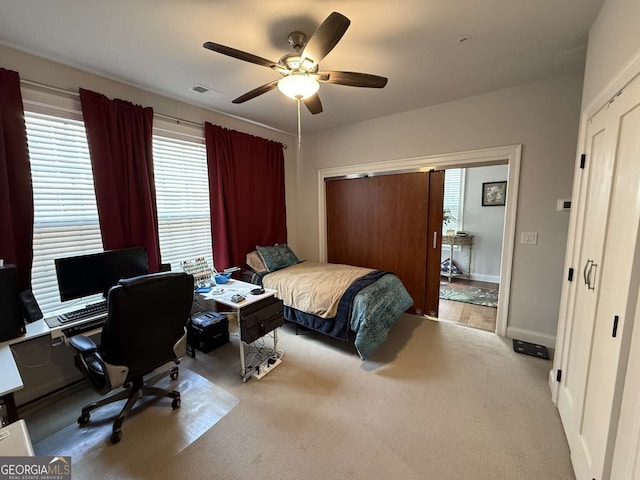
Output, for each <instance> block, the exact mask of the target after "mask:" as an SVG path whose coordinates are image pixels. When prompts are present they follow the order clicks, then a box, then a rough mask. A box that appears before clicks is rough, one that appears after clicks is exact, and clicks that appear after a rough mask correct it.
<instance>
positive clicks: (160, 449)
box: [34, 368, 238, 479]
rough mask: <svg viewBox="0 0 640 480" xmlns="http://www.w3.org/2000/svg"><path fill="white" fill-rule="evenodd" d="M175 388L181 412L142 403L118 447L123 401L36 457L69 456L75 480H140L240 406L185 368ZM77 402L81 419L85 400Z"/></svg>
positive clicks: (49, 442)
mask: <svg viewBox="0 0 640 480" xmlns="http://www.w3.org/2000/svg"><path fill="white" fill-rule="evenodd" d="M169 382H170V380H169V379H168V378H167V379H163V380H162V381H161V382H160V383H159V384H158V386H160V387H162V388H167V387H168V386H169V385H170V383H169ZM171 386H172V388H175V389H176V390H178V391H179V392H180V396H181V406H180V408H178V409H176V410H172V409H171V399H170V398H154V397H145V398H144V399H142V400H139V401H138V403H137V404H136V406H135V407H134V409H133V411H132V412H131V414H130V415H129V417H127V419H126V420H125V421H124V423H123V425H122V434H123V435H122V440H121V441H120V442H119V443H118V444H115V445H113V444H111V443H110V437H111V428H112V424H113V417H114V416H115V415H117V414H118V413H119V412H120V410H121V409H122V406H123V405H124V400H122V401H119V402H115V403H113V404H111V405H106V406H104V407H102V408H99V409H98V410H95V411H94V412H92V414H91V420H90V421H89V423H88V424H86V425H85V426H82V427H80V426H79V425H78V424H77V423H73V424H71V425H69V426H68V427H66V428H63V429H62V430H60V431H58V432H56V433H54V434H53V435H51V436H49V437H47V438H45V439H43V440H41V441H39V442H37V443H36V444H35V445H34V450H35V452H36V455H47V456H54V455H64V456H67V455H70V456H71V465H72V469H71V471H72V475H73V478H87V479H89V478H100V479H132V478H140V477H143V476H144V475H145V474H147V473H148V472H149V471H153V470H155V469H157V468H158V467H159V466H161V465H164V464H166V463H167V462H169V461H170V460H171V459H172V458H173V457H175V456H176V455H177V454H178V453H180V452H181V451H182V450H184V449H185V448H186V447H187V446H189V445H190V444H191V443H192V442H194V441H195V440H197V439H198V438H199V437H200V436H201V435H202V434H204V433H205V432H206V431H207V430H209V429H210V428H211V427H212V426H213V425H214V424H216V423H217V422H218V421H219V420H220V419H221V418H222V417H224V416H225V415H226V414H227V413H229V412H230V411H231V410H232V409H233V408H234V407H235V406H236V405H237V404H238V399H237V398H236V397H235V396H233V395H231V394H230V393H228V392H226V391H225V390H223V389H221V388H219V387H217V386H215V385H214V384H212V383H211V382H210V381H209V380H207V379H205V378H204V377H202V376H200V375H198V374H197V373H195V372H193V371H191V370H188V369H185V368H181V369H180V377H179V378H178V380H176V382H175V383H174V382H171ZM84 396H85V397H86V395H84ZM78 397H79V398H78V399H77V401H78V403H79V405H78V407H77V411H78V413H79V412H80V409H81V407H82V405H83V404H84V403H80V402H84V399H83V398H82V397H83V395H79V396H78ZM67 401H72V402H73V401H74V399H73V398H71V399H67Z"/></svg>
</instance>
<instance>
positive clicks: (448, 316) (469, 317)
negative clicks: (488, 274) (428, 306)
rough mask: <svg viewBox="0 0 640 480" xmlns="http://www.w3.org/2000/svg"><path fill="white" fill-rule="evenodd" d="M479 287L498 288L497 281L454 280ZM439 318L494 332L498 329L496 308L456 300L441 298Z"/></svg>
mask: <svg viewBox="0 0 640 480" xmlns="http://www.w3.org/2000/svg"><path fill="white" fill-rule="evenodd" d="M454 281H455V282H456V283H465V284H468V285H476V286H479V287H487V288H498V284H497V283H487V282H478V281H473V280H461V279H457V280H454ZM438 310H439V316H438V320H444V321H448V322H455V323H461V324H463V325H468V326H470V327H475V328H480V329H482V330H488V331H490V332H494V331H495V330H496V312H497V309H496V308H492V307H484V306H481V305H472V304H470V303H463V302H454V301H452V300H444V299H442V298H441V299H440V307H439V309H438Z"/></svg>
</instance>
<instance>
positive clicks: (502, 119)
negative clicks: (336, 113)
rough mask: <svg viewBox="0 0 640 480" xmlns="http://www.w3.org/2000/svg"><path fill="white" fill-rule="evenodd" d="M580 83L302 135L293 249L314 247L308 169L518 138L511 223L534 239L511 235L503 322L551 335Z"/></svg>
mask: <svg viewBox="0 0 640 480" xmlns="http://www.w3.org/2000/svg"><path fill="white" fill-rule="evenodd" d="M581 89H582V75H581V74H574V75H568V76H562V77H558V78H554V79H551V80H546V81H540V82H535V83H530V84H527V85H523V86H519V87H515V88H509V89H504V90H500V91H496V92H492V93H489V94H485V95H478V96H474V97H469V98H465V99H462V100H458V101H454V102H449V103H445V104H441V105H436V106H433V107H429V108H423V109H419V110H414V111H410V112H405V113H402V114H398V115H393V116H389V117H384V118H379V119H375V120H371V121H368V122H362V123H358V124H354V125H349V126H346V127H341V128H339V129H334V130H327V131H324V132H320V133H317V134H315V135H306V136H304V137H303V142H302V143H303V146H302V148H303V151H302V156H301V158H300V160H299V163H298V178H299V183H298V189H299V192H300V194H299V195H298V240H299V244H300V246H299V247H298V253H299V254H300V256H301V257H302V258H308V259H317V258H318V257H319V252H318V246H319V239H318V231H319V229H318V192H317V179H318V169H321V168H328V167H337V166H341V165H357V164H365V163H371V162H380V161H386V160H394V159H403V158H411V157H420V156H425V155H431V154H436V153H447V152H456V151H462V150H473V149H479V148H486V147H494V146H502V145H512V144H522V145H523V156H522V165H521V177H520V190H519V200H518V219H517V224H516V230H517V232H520V231H535V232H538V245H536V246H534V247H532V246H522V245H519V244H517V245H515V251H514V263H513V278H512V290H511V292H512V295H511V302H510V307H509V308H510V309H509V312H510V315H509V319H508V327H509V328H511V329H512V331H514V332H517V331H522V330H524V331H530V332H534V333H536V334H538V335H539V336H540V337H541V338H546V339H547V340H548V341H549V340H550V341H553V339H554V338H555V333H556V325H557V316H558V306H559V301H560V286H561V282H562V279H563V277H564V274H563V271H562V270H563V259H564V251H565V244H566V234H567V225H568V216H567V215H566V212H556V210H555V207H556V199H558V198H569V197H570V194H571V179H572V177H573V163H574V158H575V146H576V138H577V130H578V120H579V118H578V114H579V110H580V97H581V91H582V90H581ZM302 192H304V193H302ZM516 235H517V237H518V238H519V233H517V234H516ZM513 329H516V330H513ZM547 343H548V342H547Z"/></svg>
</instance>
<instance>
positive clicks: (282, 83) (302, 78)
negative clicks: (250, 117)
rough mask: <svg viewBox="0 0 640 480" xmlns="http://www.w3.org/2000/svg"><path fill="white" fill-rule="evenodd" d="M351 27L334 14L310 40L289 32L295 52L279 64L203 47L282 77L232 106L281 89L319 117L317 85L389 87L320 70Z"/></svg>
mask: <svg viewBox="0 0 640 480" xmlns="http://www.w3.org/2000/svg"><path fill="white" fill-rule="evenodd" d="M350 24H351V21H350V20H349V19H348V18H347V17H345V16H344V15H342V14H340V13H338V12H333V13H332V14H331V15H329V16H328V17H327V18H326V19H325V21H324V22H322V24H321V25H320V26H319V27H318V29H317V30H316V31H315V32H314V33H313V35H312V36H311V37H310V38H307V36H306V35H305V34H304V33H302V32H297V31H296V32H292V33H290V34H289V37H288V40H289V44H290V45H291V46H292V47H293V48H294V49H295V53H289V54H285V55H284V56H283V57H282V58H280V60H278V61H277V62H273V61H271V60H267V59H266V58H262V57H258V56H257V55H253V54H251V53H247V52H243V51H242V50H236V49H235V48H231V47H227V46H225V45H220V44H219V43H213V42H205V43H204V44H203V45H202V46H203V47H204V48H207V49H209V50H213V51H214V52H218V53H222V54H223V55H227V56H229V57H233V58H237V59H239V60H244V61H245V62H250V63H255V64H257V65H262V66H263V67H269V68H271V69H272V70H275V71H277V72H278V73H279V74H280V75H281V76H282V78H279V79H277V80H274V81H272V82H269V83H266V84H264V85H261V86H260V87H258V88H255V89H253V90H251V91H250V92H247V93H245V94H244V95H241V96H239V97H238V98H236V99H234V100H233V101H232V103H243V102H246V101H247V100H251V99H252V98H255V97H257V96H259V95H262V94H263V93H267V92H269V91H270V90H273V89H274V88H276V87H278V89H279V90H280V91H281V92H282V93H284V94H285V95H287V96H289V97H291V98H296V99H298V100H302V102H303V103H304V104H305V106H306V107H307V109H308V110H309V111H310V112H311V113H313V114H316V113H320V112H322V103H321V102H320V97H319V96H318V93H317V92H318V89H319V88H320V85H319V83H318V82H323V83H335V84H338V85H348V86H351V87H368V88H382V87H384V86H385V85H386V84H387V79H386V78H385V77H380V76H378V75H371V74H368V73H357V72H339V71H332V70H327V71H321V70H320V68H319V63H320V61H321V60H322V59H323V58H324V57H326V56H327V54H328V53H329V52H330V51H331V50H332V49H333V47H335V46H336V44H337V43H338V42H339V41H340V39H341V38H342V36H343V35H344V33H345V32H346V31H347V28H349V25H350Z"/></svg>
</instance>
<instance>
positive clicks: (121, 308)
mask: <svg viewBox="0 0 640 480" xmlns="http://www.w3.org/2000/svg"><path fill="white" fill-rule="evenodd" d="M192 302H193V276H192V275H188V274H186V273H177V272H176V273H174V272H166V273H156V274H150V275H144V276H141V277H135V278H130V279H126V280H120V282H119V283H118V285H117V286H115V287H113V288H112V289H111V290H110V291H109V297H108V307H109V309H108V317H107V320H106V322H105V324H104V326H103V328H102V337H101V339H100V346H97V345H96V344H95V343H94V342H93V341H92V340H91V339H90V338H88V337H85V336H82V335H77V336H74V337H71V338H70V339H69V345H70V346H71V348H73V350H75V352H76V357H75V364H76V366H77V367H78V368H79V369H80V371H81V372H82V373H83V375H84V376H85V377H86V379H87V380H88V381H89V384H90V385H91V387H92V388H93V389H94V390H95V391H96V392H98V393H99V394H101V395H106V394H107V393H109V392H111V391H113V390H115V389H116V388H119V387H121V386H124V390H122V391H120V392H118V393H116V394H114V395H112V396H110V397H107V398H104V399H102V400H99V401H97V402H95V403H91V404H89V405H86V406H85V407H84V408H83V409H82V415H80V417H79V418H78V423H79V424H80V425H83V424H85V423H87V422H88V421H89V417H90V412H91V411H93V410H95V409H96V408H98V407H101V406H103V405H107V404H109V403H113V402H116V401H118V400H123V399H127V402H126V403H125V405H124V407H123V409H122V411H121V412H120V414H119V415H118V416H117V417H116V419H115V421H114V422H113V433H112V434H111V442H112V443H118V442H119V441H120V439H121V438H122V431H121V427H122V422H123V421H124V419H125V418H126V416H127V415H128V414H129V412H130V411H131V410H132V408H133V405H134V404H135V402H136V401H137V400H138V399H140V398H142V397H143V396H144V395H156V396H166V397H169V398H171V399H172V402H171V407H172V408H173V409H176V408H179V407H180V392H177V391H175V390H165V389H162V388H158V387H154V386H153V385H154V384H155V383H157V382H158V381H159V380H161V379H162V378H164V377H166V376H170V377H171V379H172V380H175V379H176V378H178V367H177V366H173V367H172V368H171V369H169V370H166V371H163V372H161V373H158V374H157V375H155V376H153V377H152V378H150V379H148V380H147V381H146V382H145V381H144V379H143V377H144V376H145V375H147V374H149V373H151V372H153V371H154V370H155V369H157V368H159V367H161V366H163V365H164V364H166V363H168V362H172V361H173V362H175V363H176V364H178V363H179V359H180V358H181V357H183V356H184V355H185V352H186V345H187V334H186V329H185V325H186V323H187V320H188V318H189V314H190V312H191V304H192Z"/></svg>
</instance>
